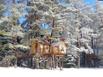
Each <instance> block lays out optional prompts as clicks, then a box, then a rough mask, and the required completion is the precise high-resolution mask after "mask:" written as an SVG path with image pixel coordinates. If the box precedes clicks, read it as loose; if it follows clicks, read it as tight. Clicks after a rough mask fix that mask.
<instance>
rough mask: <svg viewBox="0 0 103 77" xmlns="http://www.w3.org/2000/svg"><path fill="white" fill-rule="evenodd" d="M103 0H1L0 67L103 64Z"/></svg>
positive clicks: (57, 66) (72, 66)
mask: <svg viewBox="0 0 103 77" xmlns="http://www.w3.org/2000/svg"><path fill="white" fill-rule="evenodd" d="M101 2H103V1H102V0H96V3H95V5H89V4H86V3H85V2H84V0H0V67H26V68H33V69H56V68H60V69H63V68H101V67H103V52H102V50H103V39H102V38H103V6H101Z"/></svg>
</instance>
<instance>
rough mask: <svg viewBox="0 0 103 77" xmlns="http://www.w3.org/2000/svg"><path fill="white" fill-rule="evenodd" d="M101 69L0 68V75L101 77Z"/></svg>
mask: <svg viewBox="0 0 103 77" xmlns="http://www.w3.org/2000/svg"><path fill="white" fill-rule="evenodd" d="M102 73H103V69H74V68H70V69H63V70H59V69H55V70H46V69H43V70H40V69H29V68H19V67H17V68H15V67H9V68H3V67H1V68H0V77H90V76H91V77H103V76H102Z"/></svg>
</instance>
